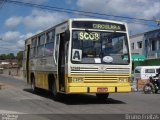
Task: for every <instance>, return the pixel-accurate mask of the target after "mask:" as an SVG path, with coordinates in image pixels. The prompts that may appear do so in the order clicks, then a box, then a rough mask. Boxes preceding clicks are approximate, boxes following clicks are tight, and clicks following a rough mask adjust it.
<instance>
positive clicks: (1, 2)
mask: <svg viewBox="0 0 160 120" xmlns="http://www.w3.org/2000/svg"><path fill="white" fill-rule="evenodd" d="M4 3H5V0H0V9H1V8H2V7H3V6H4Z"/></svg>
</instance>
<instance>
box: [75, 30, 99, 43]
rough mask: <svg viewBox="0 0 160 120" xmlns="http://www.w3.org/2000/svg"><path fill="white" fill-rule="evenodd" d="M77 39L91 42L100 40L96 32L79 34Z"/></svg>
mask: <svg viewBox="0 0 160 120" xmlns="http://www.w3.org/2000/svg"><path fill="white" fill-rule="evenodd" d="M78 39H79V40H92V41H97V40H99V39H100V34H99V33H97V32H90V33H88V32H83V31H81V32H79V34H78Z"/></svg>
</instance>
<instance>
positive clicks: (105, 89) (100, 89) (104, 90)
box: [97, 88, 108, 92]
mask: <svg viewBox="0 0 160 120" xmlns="http://www.w3.org/2000/svg"><path fill="white" fill-rule="evenodd" d="M107 91H108V88H97V92H107Z"/></svg>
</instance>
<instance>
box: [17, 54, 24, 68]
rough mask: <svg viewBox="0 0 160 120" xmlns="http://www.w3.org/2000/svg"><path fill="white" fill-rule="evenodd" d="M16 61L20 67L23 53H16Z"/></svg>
mask: <svg viewBox="0 0 160 120" xmlns="http://www.w3.org/2000/svg"><path fill="white" fill-rule="evenodd" d="M17 60H18V66H19V67H22V60H23V51H19V52H18V53H17Z"/></svg>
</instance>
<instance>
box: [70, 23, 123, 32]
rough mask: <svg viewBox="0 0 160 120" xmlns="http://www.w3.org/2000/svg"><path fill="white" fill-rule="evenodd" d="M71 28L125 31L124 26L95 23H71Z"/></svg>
mask: <svg viewBox="0 0 160 120" xmlns="http://www.w3.org/2000/svg"><path fill="white" fill-rule="evenodd" d="M72 28H83V29H98V30H114V31H126V28H125V25H122V24H116V23H109V22H96V21H73V22H72Z"/></svg>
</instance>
